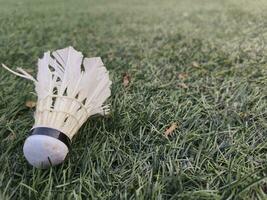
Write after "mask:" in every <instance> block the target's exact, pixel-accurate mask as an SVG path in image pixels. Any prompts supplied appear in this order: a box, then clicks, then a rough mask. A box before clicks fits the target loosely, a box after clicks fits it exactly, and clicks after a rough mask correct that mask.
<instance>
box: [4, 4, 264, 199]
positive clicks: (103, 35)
mask: <svg viewBox="0 0 267 200" xmlns="http://www.w3.org/2000/svg"><path fill="white" fill-rule="evenodd" d="M0 5H1V6H0V13H1V14H0V47H1V48H0V62H2V63H5V64H6V65H7V66H12V68H13V69H14V68H15V67H17V66H23V67H24V68H25V69H28V70H30V71H32V74H35V73H36V62H37V58H38V57H40V56H42V54H43V52H44V51H47V50H55V49H58V48H63V47H66V46H69V45H72V46H74V47H75V48H77V49H79V50H81V51H82V52H84V54H85V55H86V56H91V57H93V56H101V57H102V58H103V61H104V63H105V64H106V66H107V68H108V70H109V71H110V75H111V79H112V81H113V85H112V96H111V98H110V99H109V103H111V108H112V113H111V115H110V116H109V117H105V118H93V119H91V120H89V121H88V122H87V123H86V124H85V125H84V126H83V127H82V128H81V129H80V131H79V134H78V135H77V137H75V139H74V141H73V144H72V149H71V152H70V154H69V156H68V158H67V159H66V161H65V163H64V164H63V165H60V166H58V167H55V168H51V169H48V170H38V169H34V168H32V167H31V166H29V165H28V164H27V162H26V160H25V159H24V157H23V153H22V146H23V142H24V140H25V139H26V137H27V136H28V132H29V130H30V128H31V126H32V124H33V121H34V119H33V113H34V109H29V108H27V107H26V106H25V102H26V101H28V100H34V99H36V96H35V95H34V93H32V91H33V90H34V88H33V85H32V83H31V82H28V81H26V80H22V79H20V78H17V77H14V76H13V75H11V74H10V73H8V72H6V71H5V70H3V69H0V139H1V143H0V199H205V200H206V199H266V198H267V165H266V164H267V163H266V160H267V156H266V155H267V140H266V136H267V113H266V108H267V98H266V96H267V60H266V58H267V57H266V55H267V54H266V45H265V42H266V36H267V35H266V29H267V28H266V27H267V24H266V17H267V14H266V13H267V12H266V10H267V9H266V8H267V7H266V5H267V3H266V2H264V1H253V2H252V1H245V0H237V1H235V2H232V1H230V0H225V1H219V0H215V1H213V0H205V1H197V0H190V1H186V0H183V1H179V2H176V1H174V0H173V1H171V0H170V1H164V2H163V1H159V0H157V1H152V0H148V1H136V0H134V1H130V0H129V1H123V0H119V1H116V2H115V1H103V0H100V1H85V0H83V1H82V0H79V1H74V0H67V1H63V0H60V1H52V0H41V1H34V0H25V1H15V0H9V1H4V0H0ZM192 63H193V64H192ZM126 72H127V73H128V74H129V75H130V76H131V83H130V85H129V86H128V87H127V88H125V87H124V86H123V84H122V74H123V73H126ZM179 74H182V75H180V76H179ZM186 76H187V77H186ZM174 122H176V123H177V124H178V128H177V129H176V130H175V131H174V132H173V136H171V137H169V138H165V137H164V136H163V135H164V131H165V130H166V129H167V128H168V127H169V126H170V125H171V124H172V123H174Z"/></svg>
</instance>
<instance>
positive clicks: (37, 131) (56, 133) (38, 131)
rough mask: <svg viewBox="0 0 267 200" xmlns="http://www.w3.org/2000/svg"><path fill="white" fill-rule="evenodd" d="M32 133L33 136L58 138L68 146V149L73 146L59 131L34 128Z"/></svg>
mask: <svg viewBox="0 0 267 200" xmlns="http://www.w3.org/2000/svg"><path fill="white" fill-rule="evenodd" d="M30 133H31V135H47V136H50V137H53V138H56V139H58V140H60V141H61V142H63V143H64V144H65V145H67V147H68V148H70V144H71V140H70V138H69V137H68V136H67V135H66V134H64V133H62V132H61V131H59V130H56V129H53V128H48V127H36V128H33V129H32V130H31V132H30Z"/></svg>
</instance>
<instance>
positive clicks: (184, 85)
mask: <svg viewBox="0 0 267 200" xmlns="http://www.w3.org/2000/svg"><path fill="white" fill-rule="evenodd" d="M178 86H179V87H181V88H184V89H188V88H189V87H188V85H186V84H185V83H178Z"/></svg>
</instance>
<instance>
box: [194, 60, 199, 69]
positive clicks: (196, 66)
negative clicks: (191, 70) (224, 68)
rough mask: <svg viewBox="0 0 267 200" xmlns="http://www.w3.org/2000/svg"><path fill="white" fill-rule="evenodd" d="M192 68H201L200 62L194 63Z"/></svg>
mask: <svg viewBox="0 0 267 200" xmlns="http://www.w3.org/2000/svg"><path fill="white" fill-rule="evenodd" d="M192 67H195V68H199V67H200V66H199V63H198V62H196V61H194V62H192Z"/></svg>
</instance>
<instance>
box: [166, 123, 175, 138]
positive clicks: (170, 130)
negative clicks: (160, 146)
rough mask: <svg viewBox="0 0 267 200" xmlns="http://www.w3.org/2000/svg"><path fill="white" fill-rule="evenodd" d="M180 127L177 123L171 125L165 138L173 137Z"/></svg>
mask: <svg viewBox="0 0 267 200" xmlns="http://www.w3.org/2000/svg"><path fill="white" fill-rule="evenodd" d="M177 127H178V125H177V123H176V122H174V123H172V124H171V126H170V127H169V128H168V129H167V130H166V131H165V132H164V136H165V137H168V136H172V134H173V131H174V130H175V129H176V128H177Z"/></svg>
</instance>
